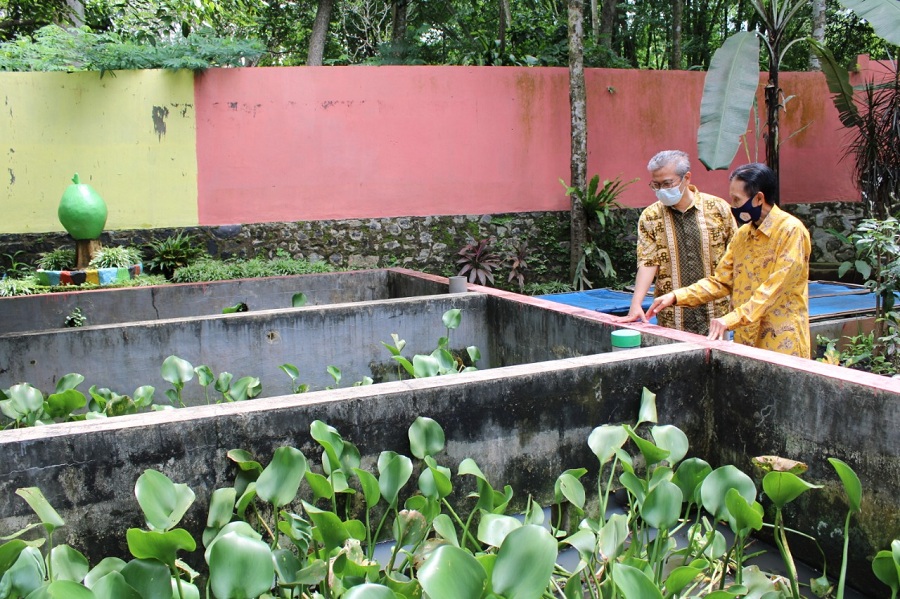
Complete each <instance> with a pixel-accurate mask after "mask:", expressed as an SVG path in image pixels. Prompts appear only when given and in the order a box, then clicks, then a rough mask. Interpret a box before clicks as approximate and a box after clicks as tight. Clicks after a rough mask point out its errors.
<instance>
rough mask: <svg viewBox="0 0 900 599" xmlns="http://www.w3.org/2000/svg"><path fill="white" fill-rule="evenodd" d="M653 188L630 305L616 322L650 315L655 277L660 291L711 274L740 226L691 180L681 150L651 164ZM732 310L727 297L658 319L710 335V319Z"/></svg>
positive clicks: (721, 203) (643, 214)
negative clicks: (649, 297)
mask: <svg viewBox="0 0 900 599" xmlns="http://www.w3.org/2000/svg"><path fill="white" fill-rule="evenodd" d="M647 170H648V171H650V189H652V190H653V193H654V194H655V195H656V199H657V201H656V202H654V203H653V204H650V205H649V206H647V207H646V208H645V209H644V211H643V212H641V217H640V219H639V220H638V245H637V262H638V270H637V276H636V277H635V283H634V295H632V300H631V307H630V309H629V311H628V315H627V316H619V317H616V319H615V320H616V322H620V323H625V322H634V321H636V320H638V319H641V320H644V321H646V320H647V317H646V315H645V314H644V311H643V310H642V309H641V303H642V302H643V301H644V298H645V297H646V296H647V291H649V289H650V285H651V284H652V283H653V281H654V279H655V280H656V289H655V293H654V295H655V296H656V297H659V296H661V295H662V294H664V293H667V292H669V291H672V290H673V289H676V288H678V287H684V286H687V285H690V284H691V283H695V282H696V281H699V280H700V279H702V278H703V277H708V276H710V275H712V273H713V271H714V269H715V268H716V264H717V263H718V262H719V260H720V259H721V258H722V256H723V255H724V254H725V248H726V247H728V242H729V241H731V238H732V236H733V235H734V233H735V231H736V230H737V227H736V226H735V224H734V217H732V216H731V210H730V209H729V206H728V203H727V202H725V200H723V199H722V198H718V197H716V196H713V195H709V194H706V193H700V190H698V189H697V187H696V186H695V185H692V184H691V162H690V158H688V155H687V154H686V153H684V152H682V151H680V150H664V151H662V152H659V153H657V154H656V155H655V156H654V157H653V158H651V159H650V162H649V163H648V164H647ZM728 310H729V301H728V298H727V297H724V298H721V299H719V300H716V301H714V302H710V303H709V304H707V305H705V306H699V307H696V308H688V307H683V306H678V307H675V308H671V309H669V310H664V311H663V312H662V313H660V315H659V316H658V317H657V322H658V323H659V324H660V325H661V326H664V327H669V328H672V329H679V330H682V331H688V332H690V333H697V334H698V335H706V334H707V333H708V332H709V321H710V320H712V319H713V318H716V317H717V316H724V315H725V314H726V313H727V312H728Z"/></svg>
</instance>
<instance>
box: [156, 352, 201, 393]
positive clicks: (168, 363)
mask: <svg viewBox="0 0 900 599" xmlns="http://www.w3.org/2000/svg"><path fill="white" fill-rule="evenodd" d="M160 373H161V374H162V378H163V380H164V381H166V382H168V383H172V384H173V385H176V386H180V385H184V384H185V383H186V382H188V381H189V380H191V379H192V378H194V367H193V366H192V365H191V363H190V362H188V361H187V360H182V359H181V358H179V357H178V356H169V357H168V358H166V359H165V360H163V363H162V368H161V369H160Z"/></svg>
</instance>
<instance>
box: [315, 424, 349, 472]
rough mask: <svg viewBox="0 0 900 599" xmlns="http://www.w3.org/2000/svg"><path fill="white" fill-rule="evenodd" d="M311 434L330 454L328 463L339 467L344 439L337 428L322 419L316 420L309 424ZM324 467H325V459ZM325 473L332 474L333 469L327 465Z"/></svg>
mask: <svg viewBox="0 0 900 599" xmlns="http://www.w3.org/2000/svg"><path fill="white" fill-rule="evenodd" d="M309 434H310V436H311V437H312V438H313V439H315V440H316V442H317V443H318V444H319V445H321V446H322V449H324V450H325V453H326V454H327V455H328V463H329V464H330V465H332V466H333V467H335V468H337V467H339V466H338V465H339V464H340V463H341V453H343V451H344V440H343V439H342V438H341V435H340V434H339V433H338V431H337V429H336V428H334V427H333V426H330V425H328V424H325V423H324V422H322V421H321V420H315V421H313V423H312V424H310V425H309ZM323 467H325V464H324V459H323ZM325 474H331V469H330V468H327V467H326V468H325Z"/></svg>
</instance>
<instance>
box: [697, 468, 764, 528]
mask: <svg viewBox="0 0 900 599" xmlns="http://www.w3.org/2000/svg"><path fill="white" fill-rule="evenodd" d="M732 488H733V489H737V491H738V492H739V493H740V494H741V497H743V498H744V499H745V500H746V501H747V503H750V502H752V501H756V485H754V484H753V480H752V479H751V478H750V477H749V476H747V475H746V474H744V473H743V472H741V471H740V470H738V469H737V468H735V467H734V466H732V465H730V464H729V465H728V466H722V467H720V468H716V469H715V470H713V471H712V472H711V473H710V474H709V475H708V476H707V477H706V478H705V479H703V483H702V484H701V485H700V501H701V505H703V507H704V508H706V511H708V512H709V513H710V514H712V515H713V516H715V518H716V520H728V519H729V516H730V513H729V511H728V507H727V506H726V504H725V495H726V493H728V489H732Z"/></svg>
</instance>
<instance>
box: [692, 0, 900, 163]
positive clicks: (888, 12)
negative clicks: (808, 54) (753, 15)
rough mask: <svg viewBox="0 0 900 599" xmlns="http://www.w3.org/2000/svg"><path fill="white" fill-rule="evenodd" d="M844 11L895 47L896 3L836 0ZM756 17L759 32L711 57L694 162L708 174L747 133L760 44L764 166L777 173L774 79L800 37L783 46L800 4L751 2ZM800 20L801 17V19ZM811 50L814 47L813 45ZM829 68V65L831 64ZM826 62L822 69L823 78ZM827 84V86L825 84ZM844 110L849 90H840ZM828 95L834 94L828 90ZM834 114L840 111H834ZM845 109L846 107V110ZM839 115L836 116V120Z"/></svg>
mask: <svg viewBox="0 0 900 599" xmlns="http://www.w3.org/2000/svg"><path fill="white" fill-rule="evenodd" d="M839 1H840V4H842V5H843V6H844V8H847V9H850V10H852V11H854V12H855V13H856V14H857V16H859V17H860V18H864V19H866V20H867V21H868V22H869V23H870V24H871V25H872V27H873V28H874V29H875V32H876V33H877V34H878V35H879V36H881V37H883V38H884V39H885V40H887V41H888V42H890V43H893V44H898V43H900V33H898V32H900V10H897V6H896V5H897V2H896V0H839ZM751 4H752V5H753V7H754V8H755V9H756V12H757V14H758V15H759V17H760V25H761V27H760V31H756V32H746V31H742V32H738V33H736V34H734V35H732V36H731V37H729V38H728V39H727V40H725V42H724V43H723V45H722V47H721V48H719V49H718V50H716V52H715V53H714V54H713V58H712V61H711V62H710V68H709V71H708V72H707V75H706V80H705V82H704V85H703V97H702V100H701V104H700V128H699V130H698V132H697V149H698V154H699V159H700V162H702V163H703V165H704V166H706V168H708V169H710V170H714V169H727V168H729V166H730V165H731V161H732V160H733V159H734V156H735V154H736V153H737V150H738V148H739V147H740V143H741V137H742V136H743V135H744V134H745V132H746V129H747V122H748V119H749V115H750V110H751V107H752V105H753V102H754V100H755V98H756V90H757V88H758V86H759V68H758V65H759V59H760V44H759V41H760V40H762V42H763V45H764V46H765V48H766V50H767V55H768V66H769V73H768V76H769V77H768V82H767V84H766V87H765V101H766V112H767V118H766V129H767V132H766V162H767V164H768V165H769V166H770V167H771V168H772V170H774V171H775V173H776V174H777V173H778V171H779V168H778V166H779V159H778V147H779V145H780V143H781V141H782V140H781V139H780V133H779V129H778V118H779V111H782V110H784V106H785V103H786V100H785V99H784V97H783V93H782V90H781V89H780V88H779V84H778V74H779V70H780V67H781V63H782V60H783V58H784V55H785V53H786V52H787V51H788V50H789V49H790V48H791V47H792V46H793V45H794V44H796V43H798V42H801V41H805V40H804V39H803V38H798V39H794V40H791V41H787V40H786V39H785V38H784V36H785V33H786V32H787V30H788V29H789V25H790V23H791V21H793V20H794V19H795V18H801V17H800V16H798V14H802V13H799V11H800V9H801V8H803V7H804V6H805V5H806V4H807V2H806V1H805V0H781V1H779V0H751ZM804 18H805V17H804ZM814 49H815V46H814ZM832 64H833V60H832ZM828 68H829V66H828V63H827V61H826V62H824V63H823V69H824V70H825V71H826V73H828ZM829 85H831V81H829ZM840 89H841V90H842V92H841V93H842V96H843V97H842V100H841V101H842V103H843V106H844V107H845V108H848V107H849V104H848V102H847V96H846V93H847V90H848V89H849V85H846V86H843V87H840ZM832 91H833V92H834V91H835V90H834V89H832ZM838 109H839V111H840V110H841V106H838ZM848 109H849V108H848ZM843 118H844V116H843V115H842V119H843Z"/></svg>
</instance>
